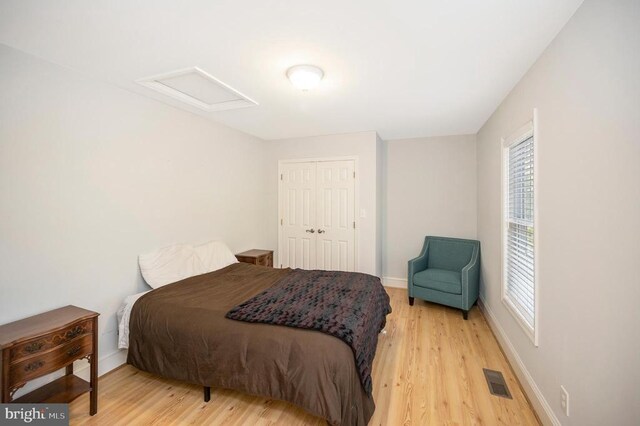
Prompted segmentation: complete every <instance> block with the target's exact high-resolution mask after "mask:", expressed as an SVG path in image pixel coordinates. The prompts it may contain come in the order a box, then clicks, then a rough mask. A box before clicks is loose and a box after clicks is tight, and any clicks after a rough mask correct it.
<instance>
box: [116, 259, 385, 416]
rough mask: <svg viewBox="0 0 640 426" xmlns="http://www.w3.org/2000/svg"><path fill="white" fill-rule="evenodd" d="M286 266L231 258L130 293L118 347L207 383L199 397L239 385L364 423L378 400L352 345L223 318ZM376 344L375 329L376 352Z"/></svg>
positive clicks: (161, 371) (154, 368)
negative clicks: (202, 271)
mask: <svg viewBox="0 0 640 426" xmlns="http://www.w3.org/2000/svg"><path fill="white" fill-rule="evenodd" d="M291 273H292V271H291V270H289V269H274V268H267V267H261V266H254V265H249V264H244V263H234V264H231V265H229V266H226V267H224V268H222V269H220V270H216V271H213V272H209V273H205V274H201V275H197V276H193V277H190V278H186V279H183V280H181V281H179V282H176V283H173V284H169V285H166V286H163V287H161V288H158V289H156V290H153V291H150V292H144V293H139V294H137V295H133V296H130V297H129V298H127V300H126V301H125V302H126V303H125V305H124V306H123V308H122V309H121V310H120V312H119V317H121V321H120V342H119V346H120V347H127V346H128V349H129V352H128V358H127V362H128V363H129V364H131V365H133V366H134V367H136V368H139V369H141V370H144V371H148V372H151V373H153V374H157V375H159V376H162V377H167V378H171V379H178V380H183V381H186V382H190V383H195V384H199V385H202V386H204V387H205V399H206V389H208V387H218V388H225V389H235V390H238V391H242V392H245V393H249V394H253V395H259V396H263V397H268V398H274V399H279V400H284V401H288V402H291V403H293V404H295V405H298V406H300V407H302V408H304V409H305V410H307V411H308V412H310V413H312V414H315V415H317V416H319V417H322V418H324V419H326V420H327V422H328V423H329V424H332V425H366V424H367V423H368V421H369V419H370V418H371V416H372V414H373V411H374V408H375V405H374V401H373V397H372V395H371V392H370V389H369V391H367V390H366V389H365V387H364V386H363V382H362V374H361V370H360V371H359V365H356V364H357V362H356V359H357V357H355V356H354V350H353V349H352V347H351V346H349V345H348V344H346V343H345V342H344V341H342V340H340V339H339V338H336V337H334V336H331V335H329V334H325V333H322V332H319V331H316V330H311V329H301V328H293V327H285V326H274V325H270V324H263V323H259V322H244V321H236V320H233V319H229V318H226V315H228V313H229V312H230V311H231V310H232V309H234V308H237V307H238V306H239V305H241V304H243V303H244V302H247V301H248V300H251V299H252V298H255V297H257V296H259V295H261V294H263V293H265V292H266V291H268V290H269V289H271V288H272V287H275V286H276V285H277V283H279V282H282V281H283V279H284V278H285V277H287V274H291ZM354 275H355V274H354ZM360 275H364V274H360ZM371 278H374V277H371ZM376 280H377V278H376ZM377 282H378V285H380V284H379V280H378V281H377ZM380 289H382V287H381V286H380ZM382 291H383V292H384V290H382ZM385 297H386V293H385ZM389 310H390V307H389ZM387 312H388V311H386V312H384V315H383V318H384V316H386V313H387ZM382 325H384V322H382V324H380V326H382ZM372 327H376V325H372ZM377 331H379V330H377V329H376V333H377ZM375 344H377V337H376V339H375V342H374V343H373V345H374V347H373V351H374V353H375Z"/></svg>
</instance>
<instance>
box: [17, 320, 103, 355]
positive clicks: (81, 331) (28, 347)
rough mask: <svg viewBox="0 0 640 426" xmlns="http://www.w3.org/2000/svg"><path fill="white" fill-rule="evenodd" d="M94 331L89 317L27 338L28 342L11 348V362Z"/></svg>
mask: <svg viewBox="0 0 640 426" xmlns="http://www.w3.org/2000/svg"><path fill="white" fill-rule="evenodd" d="M92 331H93V321H92V320H90V319H89V320H85V321H81V322H77V323H75V324H73V325H70V326H69V327H67V328H64V329H62V330H59V331H56V332H54V333H51V334H47V335H46V336H42V337H38V338H36V339H31V340H27V341H26V342H24V343H20V344H19V345H16V346H15V347H13V348H11V351H10V353H9V362H11V363H14V362H18V361H20V360H22V359H24V358H26V357H29V356H31V355H35V354H39V353H43V352H46V351H47V350H49V349H51V348H53V347H56V346H58V345H61V344H63V343H66V342H69V341H71V340H73V339H75V338H76V337H79V336H84V335H87V334H91V332H92Z"/></svg>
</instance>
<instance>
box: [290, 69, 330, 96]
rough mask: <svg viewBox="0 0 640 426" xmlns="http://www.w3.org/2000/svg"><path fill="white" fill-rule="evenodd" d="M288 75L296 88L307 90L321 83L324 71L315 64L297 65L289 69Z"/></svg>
mask: <svg viewBox="0 0 640 426" xmlns="http://www.w3.org/2000/svg"><path fill="white" fill-rule="evenodd" d="M287 77H288V78H289V80H290V81H291V84H293V85H294V86H295V87H296V88H298V89H300V90H304V91H307V90H311V89H313V88H314V87H316V86H317V85H318V84H320V80H322V77H324V72H323V71H322V70H321V69H320V68H318V67H316V66H313V65H296V66H293V67H291V68H289V69H288V70H287Z"/></svg>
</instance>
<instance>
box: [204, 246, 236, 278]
mask: <svg viewBox="0 0 640 426" xmlns="http://www.w3.org/2000/svg"><path fill="white" fill-rule="evenodd" d="M194 250H195V252H196V254H197V255H198V257H199V258H200V262H202V267H203V268H204V272H203V274H206V273H207V272H213V271H217V270H218V269H222V268H224V267H225V266H229V265H231V264H232V263H238V259H236V257H235V256H234V255H233V253H231V250H229V247H227V245H226V244H225V243H223V242H222V241H209V242H208V243H205V244H201V245H199V246H196V247H194Z"/></svg>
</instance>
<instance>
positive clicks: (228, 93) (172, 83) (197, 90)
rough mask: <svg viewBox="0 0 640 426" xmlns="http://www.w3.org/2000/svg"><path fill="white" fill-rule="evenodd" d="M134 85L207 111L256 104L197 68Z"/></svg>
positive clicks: (149, 79)
mask: <svg viewBox="0 0 640 426" xmlns="http://www.w3.org/2000/svg"><path fill="white" fill-rule="evenodd" d="M136 82H137V83H138V84H140V85H142V86H144V87H147V88H149V89H151V90H154V91H156V92H159V93H162V94H163V95H165V96H168V97H170V98H172V99H175V100H177V101H180V102H183V103H185V104H188V105H191V106H194V107H196V108H199V109H201V110H203V111H206V112H215V111H225V110H230V109H237V108H246V107H250V106H255V105H258V103H257V102H256V101H254V100H253V99H251V98H249V97H248V96H246V95H244V94H242V93H240V92H239V91H237V90H236V89H234V88H232V87H231V86H229V85H227V84H225V83H223V82H222V81H220V80H218V79H217V78H215V77H214V76H212V75H211V74H209V73H207V72H205V71H203V70H201V69H200V68H198V67H192V68H186V69H182V70H177V71H172V72H168V73H164V74H159V75H154V76H151V77H146V78H142V79H140V80H137V81H136Z"/></svg>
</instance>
